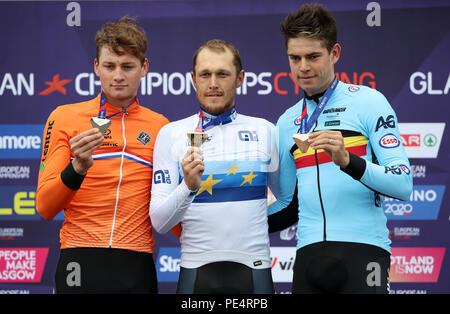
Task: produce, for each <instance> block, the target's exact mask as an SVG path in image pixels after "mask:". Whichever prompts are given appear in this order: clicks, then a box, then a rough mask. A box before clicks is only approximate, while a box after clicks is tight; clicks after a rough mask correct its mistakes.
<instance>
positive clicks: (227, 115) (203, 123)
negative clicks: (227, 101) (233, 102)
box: [196, 106, 237, 132]
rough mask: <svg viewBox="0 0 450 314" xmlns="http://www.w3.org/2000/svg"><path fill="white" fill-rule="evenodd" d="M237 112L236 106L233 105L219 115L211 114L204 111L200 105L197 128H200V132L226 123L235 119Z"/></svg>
mask: <svg viewBox="0 0 450 314" xmlns="http://www.w3.org/2000/svg"><path fill="white" fill-rule="evenodd" d="M236 116H237V112H236V108H235V107H233V108H231V109H230V110H228V111H225V112H224V113H221V114H220V115H217V116H215V115H212V114H210V113H208V112H206V111H205V110H204V109H203V108H202V106H200V111H199V121H198V125H197V128H196V129H197V130H200V129H201V131H202V132H204V131H206V130H208V129H210V128H212V127H214V126H216V125H220V124H227V123H230V122H231V121H233V120H234V119H236Z"/></svg>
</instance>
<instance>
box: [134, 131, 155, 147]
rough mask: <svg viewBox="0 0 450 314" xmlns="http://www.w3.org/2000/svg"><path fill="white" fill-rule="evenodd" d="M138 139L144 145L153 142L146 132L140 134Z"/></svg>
mask: <svg viewBox="0 0 450 314" xmlns="http://www.w3.org/2000/svg"><path fill="white" fill-rule="evenodd" d="M136 139H137V140H138V141H139V142H140V143H142V144H144V145H147V144H148V143H149V142H150V141H151V140H152V138H151V136H150V135H148V134H147V133H145V132H141V133H139V135H138V137H137V138H136Z"/></svg>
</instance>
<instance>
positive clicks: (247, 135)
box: [238, 130, 258, 142]
mask: <svg viewBox="0 0 450 314" xmlns="http://www.w3.org/2000/svg"><path fill="white" fill-rule="evenodd" d="M238 135H239V139H240V140H241V141H244V142H251V141H255V142H257V141H258V133H257V132H256V131H246V130H243V131H239V132H238Z"/></svg>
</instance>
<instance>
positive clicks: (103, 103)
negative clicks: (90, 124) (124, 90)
mask: <svg viewBox="0 0 450 314" xmlns="http://www.w3.org/2000/svg"><path fill="white" fill-rule="evenodd" d="M134 103H138V100H137V97H135V98H134V100H133V101H132V102H131V104H129V105H128V106H126V107H123V108H122V110H120V111H118V112H116V113H114V114H112V115H109V116H107V115H106V98H105V93H103V91H102V93H101V96H100V109H99V110H98V117H99V118H100V119H108V118H111V117H114V116H116V115H118V114H119V113H121V112H125V114H128V112H127V109H128V108H129V107H131V106H132V105H133V104H134Z"/></svg>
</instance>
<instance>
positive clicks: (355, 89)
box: [348, 86, 359, 92]
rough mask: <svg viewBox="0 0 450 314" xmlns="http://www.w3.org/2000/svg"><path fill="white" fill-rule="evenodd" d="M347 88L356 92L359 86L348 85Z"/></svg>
mask: <svg viewBox="0 0 450 314" xmlns="http://www.w3.org/2000/svg"><path fill="white" fill-rule="evenodd" d="M348 90H349V91H351V92H357V91H359V87H358V86H349V88H348Z"/></svg>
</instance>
